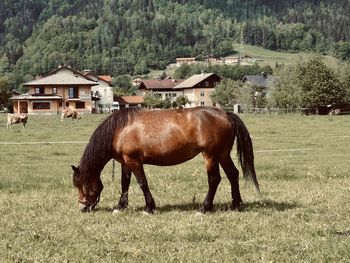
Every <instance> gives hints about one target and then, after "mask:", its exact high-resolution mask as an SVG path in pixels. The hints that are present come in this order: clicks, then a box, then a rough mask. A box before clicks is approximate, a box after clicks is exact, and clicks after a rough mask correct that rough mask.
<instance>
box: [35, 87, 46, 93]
mask: <svg viewBox="0 0 350 263" xmlns="http://www.w3.org/2000/svg"><path fill="white" fill-rule="evenodd" d="M35 94H45V88H44V87H36V88H35Z"/></svg>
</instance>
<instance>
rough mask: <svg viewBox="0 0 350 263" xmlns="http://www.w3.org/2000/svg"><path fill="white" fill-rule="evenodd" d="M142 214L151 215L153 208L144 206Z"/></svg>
mask: <svg viewBox="0 0 350 263" xmlns="http://www.w3.org/2000/svg"><path fill="white" fill-rule="evenodd" d="M142 213H143V214H145V215H153V213H154V212H153V209H151V208H149V207H146V208H145V210H143V212H142Z"/></svg>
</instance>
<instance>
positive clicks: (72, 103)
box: [14, 86, 93, 114]
mask: <svg viewBox="0 0 350 263" xmlns="http://www.w3.org/2000/svg"><path fill="white" fill-rule="evenodd" d="M53 87H54V88H55V89H56V93H55V94H56V95H58V96H61V97H62V99H63V101H58V100H29V101H28V113H29V114H31V113H32V114H59V113H61V112H62V111H63V110H64V109H66V108H70V109H74V110H77V111H78V112H82V113H91V112H92V104H93V103H92V101H91V87H90V86H79V87H78V98H73V99H70V98H68V95H69V92H68V86H45V87H44V94H45V95H52V94H54V93H53ZM28 93H30V94H35V86H33V87H29V92H28ZM78 101H80V102H84V103H85V108H77V102H78ZM35 102H49V103H50V109H34V108H33V104H34V103H35ZM60 102H61V104H60ZM16 104H17V102H14V107H16V108H14V111H17V112H18V106H15V105H16Z"/></svg>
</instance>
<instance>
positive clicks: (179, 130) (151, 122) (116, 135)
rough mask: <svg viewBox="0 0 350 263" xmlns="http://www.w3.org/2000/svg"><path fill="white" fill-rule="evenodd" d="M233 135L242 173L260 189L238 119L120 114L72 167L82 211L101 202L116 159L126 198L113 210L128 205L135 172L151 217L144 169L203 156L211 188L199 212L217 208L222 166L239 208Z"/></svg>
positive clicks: (199, 113)
mask: <svg viewBox="0 0 350 263" xmlns="http://www.w3.org/2000/svg"><path fill="white" fill-rule="evenodd" d="M235 137H237V153H238V157H239V160H240V163H241V166H242V170H243V174H244V176H245V177H246V178H251V179H252V181H253V182H254V184H255V187H256V190H257V191H259V185H258V181H257V178H256V174H255V168H254V155H253V146H252V141H251V138H250V135H249V132H248V130H247V128H246V126H245V125H244V123H243V122H242V120H241V119H240V118H239V117H238V116H237V115H235V114H233V113H230V112H224V111H222V110H219V109H214V108H207V107H197V108H191V109H179V110H159V111H157V110H141V109H138V108H129V109H122V110H120V111H117V112H116V113H114V114H113V115H111V116H110V117H109V118H107V119H106V120H105V121H104V122H103V123H102V124H101V125H100V126H99V127H98V128H97V129H96V130H95V132H94V133H93V135H92V136H91V138H90V141H89V143H88V144H87V146H86V148H85V151H84V154H83V156H82V158H81V160H80V164H79V167H75V166H72V168H73V171H74V174H73V183H74V186H75V187H76V188H78V200H79V206H80V209H81V210H82V211H91V210H92V209H94V208H95V206H96V205H97V204H98V202H99V198H100V194H101V191H102V189H103V184H102V182H101V179H100V173H101V171H102V169H103V168H104V166H105V165H106V163H107V162H108V161H109V160H111V159H112V158H113V159H115V160H117V161H119V162H120V163H121V166H122V169H121V170H122V173H121V186H122V194H121V197H120V200H119V203H118V205H117V206H116V207H114V210H115V211H118V210H122V209H124V208H126V207H127V205H128V190H129V185H130V178H131V173H134V175H135V177H136V180H137V182H138V184H139V186H140V187H141V189H142V191H143V194H144V197H145V201H146V208H145V211H146V212H148V213H153V210H154V209H155V202H154V200H153V197H152V195H151V193H150V190H149V188H148V183H147V179H146V176H145V172H144V169H143V165H144V164H152V165H160V166H167V165H175V164H179V163H182V162H185V161H188V160H190V159H192V158H193V157H195V156H196V155H197V154H198V153H200V152H201V153H202V154H203V156H204V159H205V165H206V169H207V174H208V184H209V190H208V193H207V195H206V197H205V200H204V204H203V207H202V208H201V211H202V212H203V213H204V212H206V211H210V210H212V208H213V200H214V196H215V193H216V190H217V187H218V185H219V183H220V180H221V176H220V174H219V164H220V165H221V167H222V168H223V169H224V171H225V173H226V175H227V177H228V179H229V181H230V184H231V196H232V209H238V208H239V206H240V204H241V203H242V199H241V195H240V191H239V184H238V173H239V172H238V170H237V168H236V167H235V165H234V164H233V161H232V159H231V157H230V153H231V149H232V146H233V143H234V140H235ZM113 212H114V211H113Z"/></svg>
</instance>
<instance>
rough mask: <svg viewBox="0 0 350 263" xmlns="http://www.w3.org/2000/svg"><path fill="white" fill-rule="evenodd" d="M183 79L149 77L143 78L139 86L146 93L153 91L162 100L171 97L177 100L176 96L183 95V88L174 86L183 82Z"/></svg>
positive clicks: (172, 99)
mask: <svg viewBox="0 0 350 263" xmlns="http://www.w3.org/2000/svg"><path fill="white" fill-rule="evenodd" d="M183 81H184V80H183V79H173V78H170V77H168V78H165V79H149V80H143V81H142V82H141V84H140V86H139V91H140V92H141V93H142V94H143V95H145V94H146V92H153V94H155V95H156V96H157V95H158V96H160V97H161V98H162V100H164V99H165V98H170V100H171V101H175V100H176V98H177V97H178V96H180V95H182V90H179V89H174V87H175V86H176V85H178V84H180V83H181V82H183Z"/></svg>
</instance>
